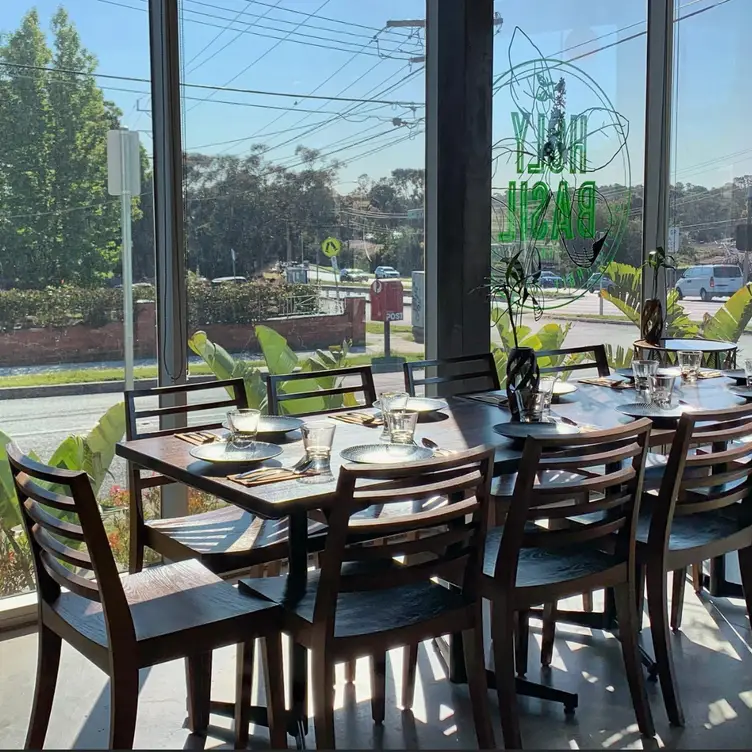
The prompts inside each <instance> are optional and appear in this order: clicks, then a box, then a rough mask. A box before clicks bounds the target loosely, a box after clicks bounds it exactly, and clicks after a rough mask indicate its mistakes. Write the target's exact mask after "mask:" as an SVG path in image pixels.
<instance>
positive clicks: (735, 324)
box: [702, 284, 752, 342]
mask: <svg viewBox="0 0 752 752" xmlns="http://www.w3.org/2000/svg"><path fill="white" fill-rule="evenodd" d="M750 319H752V285H749V284H746V285H744V287H742V288H741V289H739V290H737V291H736V292H735V293H734V294H733V295H732V296H731V297H730V298H729V299H728V300H727V301H726V302H725V303H724V304H723V306H721V308H719V309H718V310H717V311H716V312H715V313H714V314H713V315H712V316H711V315H710V314H709V313H706V314H705V316H704V318H703V322H702V336H703V337H704V338H705V339H716V340H721V341H724V342H738V341H739V338H740V337H741V336H742V334H743V333H744V330H745V329H746V328H747V324H748V323H749V322H750Z"/></svg>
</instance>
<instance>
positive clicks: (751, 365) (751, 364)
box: [744, 358, 752, 386]
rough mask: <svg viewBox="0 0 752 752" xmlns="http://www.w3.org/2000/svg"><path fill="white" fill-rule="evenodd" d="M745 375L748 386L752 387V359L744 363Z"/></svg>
mask: <svg viewBox="0 0 752 752" xmlns="http://www.w3.org/2000/svg"><path fill="white" fill-rule="evenodd" d="M744 375H745V376H746V377H747V386H752V358H750V359H749V360H745V361H744Z"/></svg>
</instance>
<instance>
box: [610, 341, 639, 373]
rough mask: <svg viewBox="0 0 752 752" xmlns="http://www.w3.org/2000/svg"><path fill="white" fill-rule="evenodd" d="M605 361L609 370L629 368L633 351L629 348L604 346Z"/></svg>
mask: <svg viewBox="0 0 752 752" xmlns="http://www.w3.org/2000/svg"><path fill="white" fill-rule="evenodd" d="M605 347H606V360H607V361H608V365H609V367H610V368H612V369H614V370H616V369H617V368H629V366H631V365H632V358H633V357H634V350H633V349H632V348H631V347H622V346H621V345H616V346H614V345H606V346H605Z"/></svg>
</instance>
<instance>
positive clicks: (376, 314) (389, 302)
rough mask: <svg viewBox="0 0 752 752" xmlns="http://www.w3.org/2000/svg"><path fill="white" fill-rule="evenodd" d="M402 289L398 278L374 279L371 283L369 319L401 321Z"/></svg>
mask: <svg viewBox="0 0 752 752" xmlns="http://www.w3.org/2000/svg"><path fill="white" fill-rule="evenodd" d="M403 307H404V302H403V289H402V282H400V281H399V280H398V279H376V280H374V281H373V282H372V283H371V321H402V319H403Z"/></svg>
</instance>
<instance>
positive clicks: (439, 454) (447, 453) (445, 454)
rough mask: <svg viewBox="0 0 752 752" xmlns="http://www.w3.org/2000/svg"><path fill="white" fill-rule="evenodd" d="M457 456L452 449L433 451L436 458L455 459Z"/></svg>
mask: <svg viewBox="0 0 752 752" xmlns="http://www.w3.org/2000/svg"><path fill="white" fill-rule="evenodd" d="M455 454H456V452H455V451H454V450H452V449H434V450H433V456H434V457H453V456H454V455H455Z"/></svg>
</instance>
